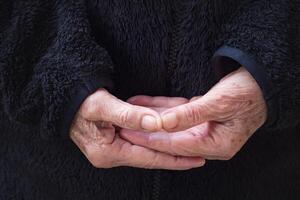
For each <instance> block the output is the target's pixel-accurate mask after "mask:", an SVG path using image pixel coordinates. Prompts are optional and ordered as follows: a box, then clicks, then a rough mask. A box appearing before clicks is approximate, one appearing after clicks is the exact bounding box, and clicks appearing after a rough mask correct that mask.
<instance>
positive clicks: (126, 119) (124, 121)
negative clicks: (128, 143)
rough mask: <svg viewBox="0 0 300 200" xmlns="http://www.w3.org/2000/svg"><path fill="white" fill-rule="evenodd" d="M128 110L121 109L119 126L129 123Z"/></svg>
mask: <svg viewBox="0 0 300 200" xmlns="http://www.w3.org/2000/svg"><path fill="white" fill-rule="evenodd" d="M130 113H131V112H130V110H129V109H127V108H126V109H123V110H121V111H120V113H119V116H118V119H119V123H120V125H121V126H125V125H127V124H128V122H129V121H130Z"/></svg>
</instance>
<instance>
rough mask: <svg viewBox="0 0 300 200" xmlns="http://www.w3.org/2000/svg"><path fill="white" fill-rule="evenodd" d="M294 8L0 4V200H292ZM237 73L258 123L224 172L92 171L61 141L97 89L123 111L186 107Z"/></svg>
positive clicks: (136, 1)
mask: <svg viewBox="0 0 300 200" xmlns="http://www.w3.org/2000/svg"><path fill="white" fill-rule="evenodd" d="M299 8H300V1H299V0H226V1H224V0H184V1H174V0H163V1H162V0H153V1H144V0H48V1H42V0H28V1H25V0H14V1H11V0H2V1H1V2H0V103H1V104H0V127H1V133H0V141H1V146H0V199H1V200H2V199H3V200H6V199H39V200H40V199H105V200H106V199H109V200H110V199H112V200H114V199H128V200H134V199H136V200H141V199H153V200H158V199H163V200H167V199H172V200H173V199H174V200H176V199H178V200H180V199H188V200H193V199H195V200H196V199H197V200H198V199H207V200H219V199H230V200H235V199H237V200H240V199H245V200H247V199H248V200H252V199H299V198H300V190H299V188H300V172H299V167H300V159H299V156H300V145H299V141H300V134H299V133H298V130H299V129H298V128H300V56H299V52H300V48H299V47H300V39H299V35H300V27H299V25H300V22H299V20H300V13H299V12H300V9H299ZM170 63H173V64H172V69H171V73H170ZM240 65H244V66H245V67H246V68H247V70H248V71H249V72H250V73H251V74H252V75H253V77H254V78H255V79H256V80H257V82H258V84H259V85H260V87H261V88H262V91H263V92H264V95H265V99H266V101H267V103H268V111H269V112H268V113H269V116H268V118H269V122H270V123H268V124H266V126H264V127H262V128H261V129H260V130H259V131H257V133H255V135H254V136H253V137H252V138H251V139H250V141H249V142H248V143H247V144H246V146H245V147H244V148H243V149H242V150H241V152H239V154H238V155H237V156H236V157H234V158H233V159H232V160H230V161H226V162H221V161H210V162H208V163H207V165H206V166H205V167H203V168H199V169H193V170H188V171H180V172H178V171H167V170H145V169H135V168H130V167H119V168H114V169H96V168H94V167H92V166H91V165H90V164H89V163H88V161H87V160H86V159H85V158H84V156H83V155H82V153H81V152H80V151H79V150H78V148H77V147H76V146H75V145H74V144H73V143H72V142H71V141H70V139H68V128H69V126H70V124H71V122H72V118H73V116H74V114H75V113H76V111H77V109H78V107H79V106H80V104H81V103H82V101H83V100H84V99H85V98H86V97H87V96H88V95H90V94H91V93H92V92H94V91H95V90H96V89H97V88H100V87H107V88H108V89H110V91H111V92H112V93H113V94H114V95H116V96H117V97H119V98H121V99H124V100H125V99H126V98H128V97H131V96H133V95H137V94H146V95H167V96H183V97H187V98H190V97H193V96H197V95H203V94H205V93H206V92H207V91H208V90H209V89H210V88H211V87H212V86H213V85H214V84H215V83H216V82H217V81H218V79H219V78H220V77H219V76H218V74H221V75H222V76H223V75H225V74H226V73H229V72H230V71H232V70H234V69H236V68H237V67H239V66H240ZM113 85H114V87H113ZM270 119H271V120H270Z"/></svg>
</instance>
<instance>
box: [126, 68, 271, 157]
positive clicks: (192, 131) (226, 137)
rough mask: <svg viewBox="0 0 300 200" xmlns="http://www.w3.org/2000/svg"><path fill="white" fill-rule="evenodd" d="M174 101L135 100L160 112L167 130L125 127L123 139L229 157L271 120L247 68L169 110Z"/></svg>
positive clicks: (173, 150)
mask: <svg viewBox="0 0 300 200" xmlns="http://www.w3.org/2000/svg"><path fill="white" fill-rule="evenodd" d="M159 99H160V100H159ZM171 101H172V100H170V99H168V101H165V102H163V101H162V98H161V97H147V96H136V97H133V98H131V99H129V102H130V103H132V104H136V105H143V106H148V107H151V108H153V109H156V110H157V111H158V112H160V115H161V118H162V122H163V129H164V130H165V131H159V132H154V133H144V132H142V131H132V130H128V129H122V130H121V133H120V134H121V137H122V138H124V139H126V140H128V141H130V142H132V143H133V144H136V145H141V146H144V147H148V148H151V149H154V150H157V151H160V152H166V153H170V154H172V155H181V156H201V157H204V158H206V159H218V160H228V159H231V158H232V157H233V156H234V155H235V154H236V153H237V152H238V151H239V150H240V149H241V148H242V146H243V145H244V144H245V143H246V141H247V140H248V139H249V137H250V136H251V135H252V134H253V133H254V132H255V131H256V130H257V129H258V128H259V127H260V126H262V125H263V123H264V122H265V120H266V104H265V101H264V98H263V95H262V92H261V90H260V88H259V86H258V85H257V83H256V81H255V80H254V79H253V77H252V76H251V75H250V74H249V73H248V72H247V71H246V70H245V69H244V68H243V67H242V68H240V69H238V70H237V71H235V72H232V73H231V74H229V75H227V76H226V77H224V78H223V79H222V80H221V81H220V82H219V83H217V84H216V85H215V86H214V87H213V88H212V89H211V90H210V91H209V92H208V93H207V94H206V95H204V96H202V97H195V98H193V99H192V100H191V101H190V102H189V103H186V104H184V105H179V106H175V107H173V108H170V109H166V108H167V107H168V106H166V105H170V104H171V103H170V102H171Z"/></svg>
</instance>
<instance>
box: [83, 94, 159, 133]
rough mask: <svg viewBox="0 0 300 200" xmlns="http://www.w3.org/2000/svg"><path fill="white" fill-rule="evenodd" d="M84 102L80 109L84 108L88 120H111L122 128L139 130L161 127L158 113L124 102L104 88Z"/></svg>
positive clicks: (151, 129)
mask: <svg viewBox="0 0 300 200" xmlns="http://www.w3.org/2000/svg"><path fill="white" fill-rule="evenodd" d="M84 104H86V105H83V106H82V108H81V109H85V113H87V115H88V118H89V120H93V121H106V122H111V123H113V124H114V125H117V126H119V127H122V128H127V129H132V130H141V131H158V130H160V129H161V128H162V123H161V118H160V115H159V114H158V113H157V112H156V111H154V110H152V109H150V108H146V107H142V106H136V105H131V104H129V103H126V102H124V101H122V100H120V99H118V98H116V97H115V96H113V95H111V94H110V93H109V92H108V91H107V90H105V89H100V90H98V91H97V92H95V93H94V94H93V95H91V96H90V97H88V99H87V100H86V102H84Z"/></svg>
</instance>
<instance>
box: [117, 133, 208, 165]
mask: <svg viewBox="0 0 300 200" xmlns="http://www.w3.org/2000/svg"><path fill="white" fill-rule="evenodd" d="M119 141H120V143H123V141H122V139H121V138H119ZM122 146H123V148H122V150H121V152H122V154H118V155H119V157H118V159H119V161H118V165H119V166H131V167H138V168H147V169H168V170H187V169H191V168H196V167H201V166H203V165H204V164H205V160H204V159H203V158H201V157H182V156H172V155H168V154H166V153H162V152H158V151H154V150H151V149H147V148H144V147H141V146H137V145H131V144H129V143H126V144H124V143H123V144H122Z"/></svg>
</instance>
